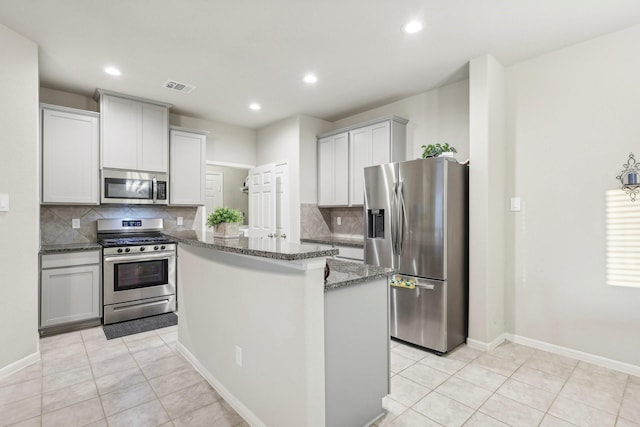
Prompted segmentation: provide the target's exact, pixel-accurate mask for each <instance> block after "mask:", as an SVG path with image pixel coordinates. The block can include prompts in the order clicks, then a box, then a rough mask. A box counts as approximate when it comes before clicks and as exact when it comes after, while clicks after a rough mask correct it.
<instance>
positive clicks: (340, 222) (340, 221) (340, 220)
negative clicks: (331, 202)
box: [336, 216, 342, 225]
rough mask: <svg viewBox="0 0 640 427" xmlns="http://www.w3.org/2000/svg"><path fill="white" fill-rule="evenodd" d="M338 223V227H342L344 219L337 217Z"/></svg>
mask: <svg viewBox="0 0 640 427" xmlns="http://www.w3.org/2000/svg"><path fill="white" fill-rule="evenodd" d="M336 222H337V223H338V225H342V217H340V216H339V217H336Z"/></svg>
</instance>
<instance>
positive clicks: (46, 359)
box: [0, 326, 248, 427]
mask: <svg viewBox="0 0 640 427" xmlns="http://www.w3.org/2000/svg"><path fill="white" fill-rule="evenodd" d="M176 339H177V327H176V326H172V327H169V328H163V329H158V330H156V331H150V332H144V333H141V334H136V335H130V336H127V337H123V338H118V339H113V340H108V341H107V339H106V338H105V336H104V333H103V332H102V328H101V327H98V328H92V329H86V330H83V331H80V332H71V333H67V334H62V335H57V336H52V337H48V338H42V339H41V340H40V353H41V356H42V360H41V361H40V362H38V363H36V364H33V365H31V366H29V367H27V368H24V369H22V370H21V371H19V372H16V373H15V374H13V375H10V376H8V377H4V378H0V426H20V427H35V426H43V427H50V426H51V427H53V426H60V427H74V426H78V427H79V426H90V427H106V426H110V427H119V426H123V427H146V426H149V427H152V426H162V427H171V426H175V427H182V426H202V427H205V426H206V427H217V426H224V427H227V426H243V427H245V426H248V424H246V423H245V422H244V420H243V419H242V418H241V417H240V416H239V415H238V414H237V413H236V412H235V411H234V410H233V409H232V408H231V407H230V406H229V405H228V404H227V403H226V402H225V401H224V400H223V399H222V398H221V397H220V395H219V394H218V393H216V392H215V391H214V390H213V389H212V388H211V387H210V386H209V384H208V383H207V382H206V381H205V380H204V379H203V378H202V377H201V376H200V375H199V374H198V373H197V372H196V371H195V370H194V369H193V367H192V366H191V365H190V364H189V363H188V362H186V361H185V359H184V358H182V356H180V355H179V354H178V353H177V352H176V351H175V347H176Z"/></svg>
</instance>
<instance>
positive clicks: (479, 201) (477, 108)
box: [469, 55, 505, 345]
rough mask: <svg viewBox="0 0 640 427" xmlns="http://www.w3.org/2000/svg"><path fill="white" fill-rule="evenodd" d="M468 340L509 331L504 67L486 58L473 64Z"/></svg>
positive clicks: (495, 336) (488, 338)
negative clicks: (505, 271)
mask: <svg viewBox="0 0 640 427" xmlns="http://www.w3.org/2000/svg"><path fill="white" fill-rule="evenodd" d="M469 74H470V85H469V100H470V102H469V116H470V120H469V123H470V142H469V143H470V155H471V157H470V160H471V166H470V169H469V213H470V215H469V339H471V340H475V341H476V342H478V343H481V344H482V345H487V344H491V343H492V342H495V341H499V339H500V338H501V336H502V334H503V333H504V332H505V320H504V310H505V308H504V279H505V273H504V269H505V257H504V244H505V230H504V229H505V225H504V216H505V212H504V210H505V203H504V199H505V191H504V179H505V171H504V170H505V167H504V164H505V154H504V151H505V140H504V139H505V138H504V134H505V111H504V97H505V94H504V86H505V83H504V80H505V79H504V67H502V65H501V64H500V63H498V61H496V59H495V58H493V57H492V56H490V55H485V56H482V57H479V58H476V59H473V60H472V61H471V62H470V64H469Z"/></svg>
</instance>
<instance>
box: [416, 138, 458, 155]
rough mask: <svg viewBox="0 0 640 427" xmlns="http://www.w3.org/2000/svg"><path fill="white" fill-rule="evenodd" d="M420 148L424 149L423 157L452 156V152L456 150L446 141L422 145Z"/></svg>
mask: <svg viewBox="0 0 640 427" xmlns="http://www.w3.org/2000/svg"><path fill="white" fill-rule="evenodd" d="M422 149H423V150H424V151H423V152H422V158H423V159H427V158H429V157H438V156H443V157H453V154H454V153H457V152H458V150H456V148H455V147H452V146H451V145H449V144H448V143H446V142H445V143H444V144H429V145H423V146H422Z"/></svg>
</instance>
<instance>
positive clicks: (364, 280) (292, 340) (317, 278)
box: [170, 231, 392, 427]
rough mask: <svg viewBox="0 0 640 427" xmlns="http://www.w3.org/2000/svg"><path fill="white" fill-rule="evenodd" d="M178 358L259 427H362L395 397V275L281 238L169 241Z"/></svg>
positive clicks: (191, 236) (185, 235) (186, 235)
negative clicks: (391, 342)
mask: <svg viewBox="0 0 640 427" xmlns="http://www.w3.org/2000/svg"><path fill="white" fill-rule="evenodd" d="M170 236H171V237H173V238H174V239H176V240H177V241H178V242H179V243H180V244H179V245H178V307H179V319H180V320H179V322H178V349H179V351H180V352H181V353H182V354H183V355H184V356H185V357H186V358H187V359H188V360H189V361H191V363H192V364H193V365H194V366H195V367H196V368H197V369H198V370H199V371H200V372H201V373H202V375H203V376H204V377H205V378H206V379H207V381H208V382H209V383H210V384H211V385H212V386H213V387H214V388H215V389H216V390H217V391H218V393H220V394H221V395H222V397H224V399H225V400H226V401H227V402H228V403H229V404H230V405H231V406H233V408H234V409H235V410H236V411H237V412H238V413H239V414H240V415H242V416H243V417H244V418H245V420H246V421H247V422H248V423H249V424H250V425H252V426H278V427H279V426H283V427H286V426H292V427H293V426H295V427H298V426H309V427H314V426H332V427H334V426H335V427H340V426H364V425H368V424H370V423H372V422H373V421H374V420H375V419H376V418H377V417H378V416H380V415H381V414H382V413H383V410H382V402H381V400H382V397H383V396H385V395H386V394H387V393H388V387H389V359H388V357H389V349H388V336H389V335H388V314H387V313H388V285H387V280H388V276H389V275H390V274H391V273H392V271H391V270H389V269H384V268H377V267H372V266H365V265H357V264H351V263H341V262H337V261H330V266H331V274H330V276H329V278H328V280H327V282H326V283H325V282H324V276H323V274H324V269H325V263H326V258H327V257H330V256H332V255H334V254H335V253H336V252H337V251H336V250H335V249H332V248H330V247H327V246H323V245H304V244H303V245H301V244H296V243H287V242H285V241H283V240H280V239H268V238H239V239H233V240H226V241H225V240H218V239H214V238H213V236H212V235H211V234H210V233H197V232H193V231H189V232H174V233H170Z"/></svg>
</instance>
